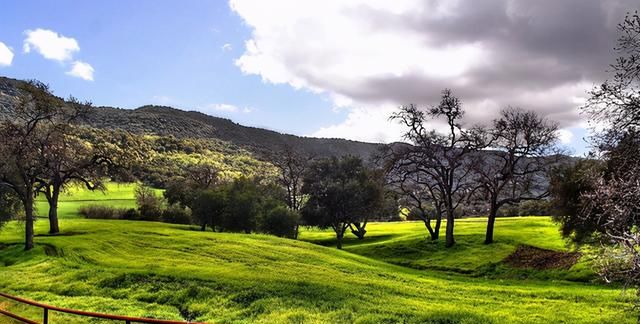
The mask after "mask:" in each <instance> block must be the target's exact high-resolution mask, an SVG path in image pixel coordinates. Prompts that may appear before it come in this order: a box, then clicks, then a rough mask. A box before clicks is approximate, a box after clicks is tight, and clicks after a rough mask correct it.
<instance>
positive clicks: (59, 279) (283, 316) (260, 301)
mask: <svg viewBox="0 0 640 324" xmlns="http://www.w3.org/2000/svg"><path fill="white" fill-rule="evenodd" d="M121 188H122V187H121ZM131 188H132V187H131ZM131 188H129V189H122V190H121V194H115V193H114V195H113V196H112V194H111V191H109V193H108V196H99V195H98V194H97V193H93V194H91V195H97V196H91V197H89V196H88V195H85V194H84V193H82V194H80V195H77V196H71V197H68V198H69V199H67V200H65V201H64V203H63V209H62V210H63V211H64V212H61V218H62V219H61V224H60V225H61V229H62V234H61V235H58V236H48V235H47V234H46V233H47V229H48V223H47V222H46V219H39V220H38V221H37V222H36V233H37V237H36V238H35V241H36V248H35V249H34V250H32V251H30V252H27V253H25V252H23V251H22V246H21V241H22V236H23V230H22V227H21V226H20V225H21V224H19V223H16V222H13V223H10V224H8V225H7V227H6V228H5V229H4V230H3V231H2V232H0V291H3V292H7V293H10V294H15V295H19V296H23V297H26V298H31V299H34V300H37V301H41V302H45V303H50V304H54V305H56V306H62V307H70V308H76V309H82V310H89V311H99V312H108V313H115V314H122V315H131V316H145V317H157V318H164V319H196V320H201V321H208V322H216V323H396V322H405V323H505V322H513V323H558V322H571V323H575V322H578V323H635V322H637V314H636V313H634V312H632V311H631V306H632V301H633V299H632V298H633V297H632V294H631V293H627V294H623V293H622V292H621V290H620V289H618V288H615V287H608V286H604V285H601V284H597V283H579V282H570V281H567V280H557V278H546V277H545V276H535V275H533V276H528V277H527V278H528V279H522V277H517V278H511V277H510V276H508V275H506V276H503V277H500V276H499V277H492V276H490V275H488V274H487V271H488V269H493V270H495V271H503V270H500V267H506V266H503V265H500V261H501V260H502V258H504V257H505V256H506V255H508V254H510V253H511V252H512V251H513V250H514V249H515V247H517V246H518V245H520V244H528V245H534V246H539V247H545V248H549V249H556V250H562V249H565V246H564V242H563V241H562V240H561V239H560V237H559V235H558V232H557V229H556V228H555V225H553V224H552V223H551V222H550V221H549V219H548V218H544V217H534V218H503V219H499V220H498V223H497V228H496V242H497V243H496V244H494V245H490V246H484V245H482V239H481V237H482V229H483V220H482V219H468V220H461V221H459V222H458V223H457V225H456V226H457V234H458V236H457V239H458V243H459V244H458V246H457V247H455V248H453V249H445V248H444V247H442V246H441V244H440V243H435V244H434V243H431V242H429V241H427V240H426V238H427V237H426V231H425V229H424V228H423V226H424V225H422V224H421V223H415V222H407V223H372V224H370V225H369V226H368V230H369V233H368V234H367V237H366V238H365V240H364V241H357V240H355V239H351V238H350V239H348V241H347V243H346V245H345V251H339V250H337V249H335V248H334V247H331V246H323V245H331V244H332V243H333V241H332V240H333V238H332V236H331V233H330V232H327V231H319V230H306V231H303V233H302V235H301V239H302V240H300V241H295V240H288V239H280V238H275V237H271V236H266V235H256V234H252V235H245V234H228V233H213V232H210V231H208V232H200V231H197V230H195V227H190V226H182V225H170V224H162V223H154V222H135V221H120V220H87V219H81V218H78V217H77V214H74V212H73V207H68V206H66V205H67V204H72V203H76V202H78V200H93V201H99V200H102V201H103V203H107V204H110V203H109V199H99V198H100V197H103V198H107V197H108V198H111V197H114V198H115V199H117V200H120V199H126V198H127V197H129V198H131ZM127 190H128V191H129V194H126V191H127ZM81 196H84V197H85V198H87V197H89V199H78V198H80V197H81ZM72 199H77V200H73V201H72ZM74 217H75V218H74ZM578 265H580V263H579V264H578ZM578 265H577V266H578ZM577 266H574V267H577ZM572 271H576V270H574V269H573V268H572V269H570V270H567V271H565V272H566V273H571V272H572ZM507 272H508V271H507ZM576 272H580V271H576ZM482 273H484V274H485V275H482ZM566 273H565V274H564V276H567V274H566ZM506 274H510V272H508V273H506ZM545 278H546V279H545ZM541 279H545V280H541ZM0 305H3V306H2V307H10V308H11V309H14V310H16V311H19V312H21V313H22V314H25V315H28V316H30V317H33V318H37V317H38V316H39V315H40V311H39V310H37V309H32V308H29V307H20V306H13V305H12V304H11V303H8V302H3V301H2V300H0ZM51 316H52V321H51V322H52V323H61V322H83V320H85V319H79V318H73V317H70V316H65V315H62V314H56V313H53V314H52V315H51ZM0 323H2V319H0Z"/></svg>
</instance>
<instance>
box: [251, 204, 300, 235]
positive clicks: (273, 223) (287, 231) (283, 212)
mask: <svg viewBox="0 0 640 324" xmlns="http://www.w3.org/2000/svg"><path fill="white" fill-rule="evenodd" d="M299 220H300V215H299V214H298V213H296V212H294V211H292V210H289V209H288V208H287V207H284V206H278V207H276V208H273V209H271V210H269V211H267V212H266V213H265V214H264V215H263V216H262V217H261V219H260V224H259V228H258V229H259V230H260V231H261V232H262V233H266V234H271V235H276V236H280V237H289V238H293V237H295V228H296V225H297V224H298V222H299Z"/></svg>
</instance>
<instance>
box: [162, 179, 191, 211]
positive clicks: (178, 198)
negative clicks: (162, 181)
mask: <svg viewBox="0 0 640 324" xmlns="http://www.w3.org/2000/svg"><path fill="white" fill-rule="evenodd" d="M165 188H166V189H165V191H164V193H163V195H164V198H165V199H166V200H167V202H168V203H169V204H170V205H173V204H181V205H183V206H192V204H193V200H194V198H195V194H194V190H193V188H191V187H190V186H189V184H188V183H187V181H186V180H185V179H184V178H182V177H175V178H172V179H170V180H169V181H168V182H167V184H166V186H165Z"/></svg>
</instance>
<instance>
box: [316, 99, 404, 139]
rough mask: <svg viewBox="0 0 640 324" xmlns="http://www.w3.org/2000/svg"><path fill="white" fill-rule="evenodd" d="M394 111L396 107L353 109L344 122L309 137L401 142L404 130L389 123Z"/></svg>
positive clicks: (396, 124)
mask: <svg viewBox="0 0 640 324" xmlns="http://www.w3.org/2000/svg"><path fill="white" fill-rule="evenodd" d="M394 111H396V108H395V107H384V108H381V109H352V110H350V111H349V114H348V115H347V119H346V120H345V121H344V122H342V123H340V124H337V125H331V126H327V127H322V128H320V129H319V130H318V131H316V132H314V133H312V134H309V135H310V136H313V137H328V138H349V139H352V140H357V141H364V142H377V143H390V142H396V141H401V140H402V137H401V136H402V133H403V131H404V130H403V128H402V127H401V126H400V125H399V124H398V123H395V122H392V121H389V116H390V115H391V114H392V113H393V112H394Z"/></svg>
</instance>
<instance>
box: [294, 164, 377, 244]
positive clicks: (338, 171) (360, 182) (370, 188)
mask: <svg viewBox="0 0 640 324" xmlns="http://www.w3.org/2000/svg"><path fill="white" fill-rule="evenodd" d="M308 170H309V171H308V172H307V174H306V175H305V179H304V186H303V188H302V192H303V193H304V194H307V195H308V196H309V200H308V201H307V203H306V205H305V206H304V208H303V209H302V217H303V220H304V222H305V224H307V225H312V226H319V227H322V228H329V227H330V228H332V229H333V230H334V231H335V233H336V237H337V245H338V248H342V238H343V237H344V232H345V230H346V229H347V228H349V227H350V226H353V227H355V230H354V229H352V231H353V232H357V233H354V234H356V235H358V236H359V237H361V236H364V233H365V232H366V231H365V230H364V228H365V226H366V224H367V220H368V217H370V216H371V215H372V214H374V212H375V211H376V210H377V209H378V208H379V207H380V205H381V203H382V198H383V192H382V187H381V186H380V183H381V182H379V181H377V180H375V179H374V178H373V177H372V174H373V173H372V172H371V171H370V170H368V169H367V168H366V167H365V166H364V164H363V162H362V160H361V159H359V158H357V157H353V156H345V157H342V158H341V159H337V158H331V159H324V160H319V161H316V162H314V163H312V164H311V165H310V166H309V169H308Z"/></svg>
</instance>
